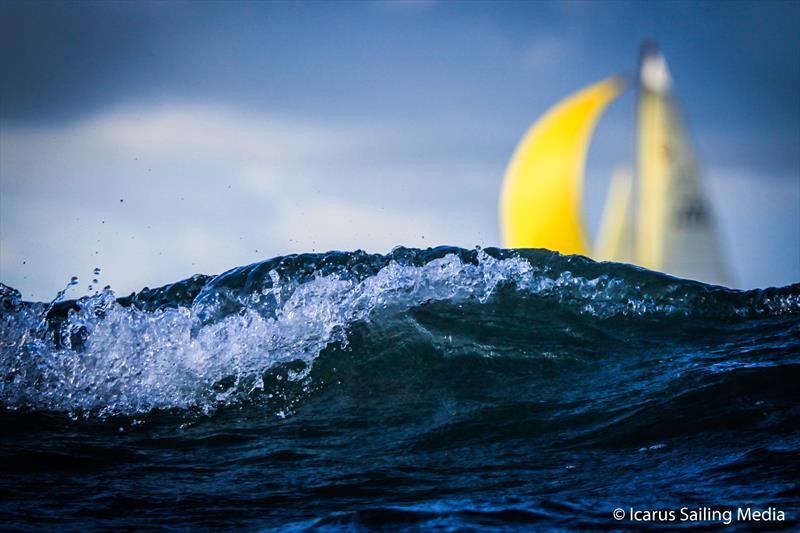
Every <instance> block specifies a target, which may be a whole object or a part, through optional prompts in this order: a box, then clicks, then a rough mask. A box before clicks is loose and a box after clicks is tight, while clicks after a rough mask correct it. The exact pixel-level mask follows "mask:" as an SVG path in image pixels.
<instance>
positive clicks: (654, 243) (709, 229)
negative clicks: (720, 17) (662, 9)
mask: <svg viewBox="0 0 800 533" xmlns="http://www.w3.org/2000/svg"><path fill="white" fill-rule="evenodd" d="M624 89H625V84H624V83H623V82H622V81H621V79H620V78H618V77H613V78H608V79H606V80H603V81H601V82H599V83H596V84H594V85H591V86H590V87H588V88H586V89H583V90H582V91H579V92H577V93H575V94H573V95H572V96H570V97H568V98H567V99H565V100H564V101H562V102H560V103H559V104H557V105H556V106H555V107H554V108H552V109H551V110H550V111H549V112H548V113H547V114H545V115H544V117H542V118H541V119H539V120H538V121H537V122H536V123H535V124H534V125H533V126H532V127H531V129H530V130H529V131H528V133H526V135H525V136H524V137H523V139H522V141H521V142H520V144H519V145H518V146H517V149H516V150H515V152H514V155H513V156H512V158H511V162H510V163H509V166H508V169H507V170H506V175H505V180H504V182H503V190H502V193H501V198H500V225H501V229H502V232H503V243H504V246H506V247H508V248H549V249H551V250H557V251H559V252H561V253H565V254H576V253H577V254H584V255H591V256H592V257H594V258H595V259H600V260H606V261H618V262H626V263H634V264H638V265H641V266H644V267H646V268H650V269H653V270H660V271H663V272H667V273H669V274H673V275H675V276H680V277H686V278H693V279H698V280H701V281H705V282H708V283H718V284H728V283H729V278H728V275H727V271H726V268H725V262H724V261H723V256H722V253H721V246H720V241H719V235H718V229H717V223H716V219H715V217H714V214H713V212H712V208H711V204H710V202H709V201H708V199H707V197H706V194H705V190H704V187H703V183H702V179H701V175H700V172H699V169H698V165H697V162H696V159H695V156H694V153H693V150H692V146H691V144H690V142H689V138H688V135H687V132H686V129H685V127H684V125H683V122H682V121H681V118H680V116H679V112H678V109H677V106H676V104H675V101H674V99H673V96H672V80H671V77H670V74H669V70H668V69H667V64H666V61H665V60H664V58H663V56H662V55H661V54H660V53H659V52H658V50H656V49H655V48H654V47H648V48H647V49H646V50H645V53H644V54H643V56H642V63H641V71H640V80H639V99H638V116H637V164H636V176H635V177H636V179H634V176H633V175H632V173H631V172H630V171H628V170H625V169H622V170H617V171H616V172H615V174H614V176H613V178H612V181H611V184H610V187H609V192H608V196H607V200H606V205H605V209H604V211H603V217H602V220H601V223H600V228H599V231H598V235H597V240H596V241H595V246H594V247H593V248H592V249H590V248H589V246H588V239H587V236H586V235H587V232H586V230H585V227H584V223H583V210H582V206H583V199H582V193H583V170H584V165H585V162H586V154H587V150H588V145H589V142H590V140H591V136H592V133H593V131H594V128H595V125H596V123H597V121H598V119H599V117H600V115H601V114H602V112H603V111H604V110H605V109H606V108H607V107H608V105H609V104H610V103H611V102H612V101H613V100H614V99H615V98H616V97H618V96H619V95H620V94H621V93H622V92H623V90H624ZM634 200H636V201H635V205H634Z"/></svg>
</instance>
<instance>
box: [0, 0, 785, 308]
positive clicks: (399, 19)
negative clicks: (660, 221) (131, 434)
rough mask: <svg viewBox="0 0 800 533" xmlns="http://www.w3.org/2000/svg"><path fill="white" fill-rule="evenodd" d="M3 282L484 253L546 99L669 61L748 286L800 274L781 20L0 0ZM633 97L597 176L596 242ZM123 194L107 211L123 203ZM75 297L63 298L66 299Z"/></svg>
mask: <svg viewBox="0 0 800 533" xmlns="http://www.w3.org/2000/svg"><path fill="white" fill-rule="evenodd" d="M0 14H1V15H2V16H1V17H0V44H1V45H2V52H1V53H2V56H1V57H0V72H1V73H2V74H1V77H0V120H1V122H0V280H2V281H3V282H4V283H7V284H10V285H12V286H14V287H17V288H19V289H21V290H22V291H23V293H24V295H25V297H26V298H35V299H48V298H50V297H52V296H53V295H54V294H55V292H57V291H58V290H59V289H60V288H62V287H63V285H64V284H65V283H66V281H67V280H68V279H69V277H70V276H72V275H77V276H79V277H80V278H81V280H82V282H83V284H82V285H81V286H80V287H79V291H83V292H85V291H86V283H85V282H86V281H88V279H89V278H91V275H90V274H91V271H92V269H93V268H94V267H95V266H100V267H102V268H103V275H102V279H101V281H100V283H101V284H106V283H110V284H111V285H112V286H113V287H114V288H115V289H117V290H118V291H119V292H121V293H126V292H129V291H133V290H138V289H140V288H142V287H143V286H145V285H148V286H156V285H159V284H163V283H168V282H172V281H176V280H178V279H182V278H184V277H187V276H189V275H191V274H193V273H195V272H203V273H216V272H220V271H223V270H226V269H228V268H231V267H234V266H238V265H241V264H246V263H250V262H253V261H256V260H260V259H264V258H268V257H271V256H274V255H279V254H285V253H291V252H301V251H311V250H316V251H320V250H327V249H332V248H340V249H355V248H362V249H367V250H370V251H380V252H385V251H388V250H390V249H391V248H392V247H393V246H394V245H397V244H405V245H411V246H429V245H436V244H456V245H462V246H474V245H476V244H479V245H483V246H490V245H497V244H498V242H499V235H498V227H497V195H498V191H499V187H500V182H501V180H502V174H503V171H504V168H505V165H506V163H507V161H508V158H509V156H510V154H511V151H512V150H513V147H514V145H515V144H516V142H517V140H518V139H519V137H520V136H521V134H522V133H523V132H524V131H525V129H526V128H527V127H528V126H529V125H530V123H531V122H533V121H534V120H535V119H536V118H537V117H538V116H539V115H540V114H541V113H542V112H544V111H545V110H546V109H547V107H548V106H550V105H552V104H553V103H554V102H556V101H557V100H559V99H561V98H563V97H564V96H566V95H567V94H569V93H570V92H572V91H574V90H577V89H579V88H581V87H583V86H585V85H587V84H589V83H591V82H593V81H597V80H599V79H601V78H604V77H606V76H608V75H611V74H614V73H618V72H632V71H633V69H634V67H635V64H636V56H637V49H638V46H639V43H640V41H641V40H642V39H645V38H649V39H653V40H655V41H657V42H658V43H659V44H660V45H661V47H662V49H663V51H664V53H665V55H666V57H667V60H668V62H669V64H670V68H671V70H672V74H673V77H674V79H675V83H676V91H677V95H678V98H679V101H680V103H681V105H682V107H683V111H684V115H685V117H686V119H687V122H688V124H689V127H690V129H691V131H692V135H693V138H694V140H695V142H696V144H697V148H698V153H699V155H700V158H701V161H702V163H703V167H704V170H705V175H706V178H707V182H708V186H709V189H710V190H711V192H712V194H713V197H714V198H713V201H714V204H715V208H716V210H717V212H718V214H719V216H720V218H721V220H722V224H723V233H724V237H725V244H726V248H727V250H728V253H729V255H730V257H731V262H732V264H733V268H734V271H735V275H736V278H737V285H738V286H742V287H754V286H766V285H780V284H786V283H790V282H794V281H798V280H800V98H798V97H797V95H798V90H800V37H798V35H800V4H798V3H795V2H757V3H756V2H713V3H704V2H661V3H653V2H524V3H522V2H520V3H516V2H493V3H480V2H472V3H456V2H436V1H418V2H402V3H400V2H371V3H344V2H336V3H334V2H313V3H312V2H309V3H275V2H269V3H267V2H263V3H262V2H247V3H231V2H225V3H222V2H217V3H197V2H152V3H147V2H144V3H143V2H135V3H134V2H131V3H125V2H115V3H110V2H109V3H61V2H58V3H27V2H25V3H23V2H4V3H3V4H2V5H0ZM633 126H634V96H633V95H632V94H628V95H626V96H625V97H623V98H622V99H620V101H619V102H617V103H615V104H614V105H613V106H612V108H611V109H610V110H609V112H608V113H607V114H606V116H605V117H604V118H603V120H602V122H601V124H600V126H599V128H598V130H597V134H596V135H595V140H594V142H593V144H592V147H591V151H590V156H589V161H588V169H587V191H586V193H587V222H588V224H589V226H590V228H594V227H595V226H596V223H597V219H598V217H599V212H600V206H601V199H602V197H603V195H604V193H605V187H606V185H607V181H608V176H609V175H610V173H611V171H612V169H613V168H614V166H616V165H618V164H620V163H624V162H626V161H628V162H629V161H630V160H631V158H632V156H633ZM120 200H122V202H120ZM79 293H80V292H78V293H76V294H79Z"/></svg>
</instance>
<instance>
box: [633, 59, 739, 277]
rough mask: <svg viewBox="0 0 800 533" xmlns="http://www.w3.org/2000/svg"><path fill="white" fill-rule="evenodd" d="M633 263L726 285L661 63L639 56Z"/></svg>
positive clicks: (705, 202) (716, 239)
mask: <svg viewBox="0 0 800 533" xmlns="http://www.w3.org/2000/svg"><path fill="white" fill-rule="evenodd" d="M637 118H638V128H637V131H638V139H637V151H638V154H637V157H638V187H639V194H638V206H637V207H638V213H637V238H636V263H637V264H639V265H641V266H644V267H647V268H651V269H654V270H661V271H663V272H668V273H670V274H673V275H676V276H680V277H688V278H694V279H699V280H702V281H706V282H709V283H719V284H726V283H728V281H729V280H728V276H727V272H726V269H725V263H724V262H723V260H722V254H721V247H720V242H719V235H718V229H717V223H716V219H715V217H714V213H713V212H712V208H711V204H710V202H709V201H708V199H707V197H706V194H705V190H704V187H703V183H702V179H701V174H700V171H699V168H698V165H697V161H696V159H695V156H694V153H693V150H692V146H691V144H690V142H689V138H688V135H687V132H686V129H685V127H684V125H683V122H682V120H681V117H680V115H679V112H678V108H677V106H676V104H675V101H674V99H673V96H672V80H671V77H670V74H669V70H668V69H667V63H666V61H665V60H664V57H663V56H662V55H661V53H660V52H658V50H656V49H655V48H652V47H651V48H648V49H646V50H645V52H644V54H643V58H642V66H641V71H640V88H639V103H638V117H637Z"/></svg>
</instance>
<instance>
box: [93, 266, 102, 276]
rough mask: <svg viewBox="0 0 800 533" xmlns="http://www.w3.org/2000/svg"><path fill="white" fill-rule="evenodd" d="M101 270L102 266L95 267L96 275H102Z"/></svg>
mask: <svg viewBox="0 0 800 533" xmlns="http://www.w3.org/2000/svg"><path fill="white" fill-rule="evenodd" d="M100 272H102V270H100V267H95V269H94V271H93V273H94V275H95V276H99V275H100Z"/></svg>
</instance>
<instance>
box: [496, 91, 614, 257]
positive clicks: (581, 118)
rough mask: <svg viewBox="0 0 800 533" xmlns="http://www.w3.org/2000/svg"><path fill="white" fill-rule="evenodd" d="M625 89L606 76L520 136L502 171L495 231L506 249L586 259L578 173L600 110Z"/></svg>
mask: <svg viewBox="0 0 800 533" xmlns="http://www.w3.org/2000/svg"><path fill="white" fill-rule="evenodd" d="M624 89H625V83H624V82H623V81H622V79H621V78H619V77H616V76H615V77H612V78H608V79H606V80H603V81H601V82H598V83H596V84H594V85H592V86H590V87H587V88H586V89H583V90H581V91H579V92H577V93H575V94H573V95H571V96H569V97H568V98H567V99H566V100H563V101H562V102H561V103H559V104H558V105H556V107H554V108H553V109H551V110H550V111H549V112H548V113H547V114H546V115H544V116H543V117H542V118H541V119H539V120H538V121H537V122H536V123H535V124H534V125H533V126H532V127H531V129H530V130H528V132H527V133H526V134H525V136H524V137H523V139H522V141H521V142H520V143H519V145H518V146H517V148H516V150H515V151H514V155H513V156H512V157H511V162H510V163H509V165H508V169H506V175H505V179H504V181H503V190H502V192H501V196H500V227H501V231H502V233H503V245H504V246H505V247H506V248H548V249H550V250H556V251H559V252H561V253H564V254H584V255H588V251H589V245H588V240H587V238H586V232H585V230H584V224H583V213H582V204H583V198H582V196H583V169H584V165H585V163H586V153H587V151H588V148H589V141H590V139H591V136H592V132H593V131H594V127H595V125H596V123H597V120H598V119H599V118H600V114H601V113H602V112H603V110H604V109H605V108H606V107H607V106H608V105H609V104H610V103H611V102H612V101H613V100H614V99H615V98H616V97H617V96H619V95H620V93H622V91H623V90H624Z"/></svg>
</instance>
